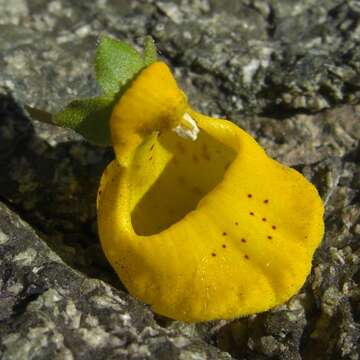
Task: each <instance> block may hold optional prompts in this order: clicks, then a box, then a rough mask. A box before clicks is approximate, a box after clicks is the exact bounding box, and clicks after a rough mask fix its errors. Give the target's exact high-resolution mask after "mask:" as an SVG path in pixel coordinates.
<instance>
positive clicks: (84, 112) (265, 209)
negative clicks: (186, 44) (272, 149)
mask: <svg viewBox="0 0 360 360" xmlns="http://www.w3.org/2000/svg"><path fill="white" fill-rule="evenodd" d="M96 71H97V78H98V81H99V85H100V88H101V90H102V95H101V97H100V98H96V99H89V100H79V101H75V102H73V103H71V104H70V105H69V107H68V108H66V109H65V110H64V111H62V112H60V113H58V114H56V115H55V118H54V119H55V121H56V122H57V123H58V124H62V125H66V126H70V127H72V128H75V129H76V130H78V131H79V132H81V133H83V134H84V135H85V136H86V137H88V138H90V139H91V140H94V141H97V142H101V143H105V144H106V143H107V142H110V137H111V144H112V146H113V148H114V150H115V155H116V158H115V160H114V161H113V162H112V163H111V164H110V165H109V166H108V167H107V169H106V170H105V172H104V174H103V176H102V179H101V183H100V188H99V193H98V203H97V211H98V228H99V236H100V240H101V244H102V247H103V250H104V252H105V254H106V257H107V259H108V260H109V262H110V263H111V265H112V266H113V268H114V270H115V271H116V272H117V274H118V275H119V277H120V279H121V281H122V282H123V283H124V284H125V286H126V287H127V289H128V290H129V292H130V293H131V294H132V295H134V296H135V297H137V298H138V299H140V300H142V301H143V302H144V303H147V304H149V305H150V306H151V307H152V308H153V310H154V311H155V312H157V313H159V314H161V315H165V316H168V317H170V318H173V319H178V320H184V321H189V322H193V321H204V320H213V319H231V318H235V317H239V316H244V315H248V314H254V313H258V312H261V311H265V310H267V309H270V308H272V307H274V306H276V305H279V304H282V303H284V302H286V301H287V300H288V299H289V298H290V297H291V296H293V295H294V294H296V293H297V292H298V291H299V289H300V288H301V286H302V285H303V284H304V281H305V280H306V277H307V275H308V274H309V272H310V269H311V261H312V256H313V254H314V251H315V249H316V248H317V246H318V245H319V243H320V241H321V239H322V236H323V231H324V225H323V204H322V201H321V199H320V197H319V195H318V193H317V191H316V189H315V187H314V186H313V185H312V184H310V183H309V182H308V181H307V180H306V179H305V178H304V177H303V176H302V175H301V174H300V173H298V172H297V171H295V170H293V169H290V168H288V167H286V166H284V165H282V164H280V163H278V162H276V161H274V160H273V159H271V158H270V157H268V156H267V155H266V153H265V151H264V150H263V149H262V148H261V147H260V145H259V144H258V143H257V142H256V141H255V140H254V139H253V138H252V137H251V136H250V135H249V134H247V133H246V132H245V131H243V130H242V129H240V128H239V127H238V126H236V125H235V124H234V123H232V122H230V121H227V120H221V119H215V118H210V117H207V116H205V115H202V114H200V113H198V112H196V111H195V110H193V109H192V108H191V107H190V106H189V103H188V101H187V98H186V95H185V94H184V92H183V91H182V90H181V89H180V88H179V87H178V85H177V83H176V81H175V79H174V77H173V75H172V74H171V71H170V70H169V68H168V66H167V65H166V64H165V63H163V62H160V61H157V60H156V52H155V50H154V46H153V44H152V42H151V41H150V40H149V41H148V43H147V47H146V50H145V54H144V55H143V56H140V55H139V54H138V53H137V52H136V51H135V50H134V49H133V48H131V47H130V46H128V45H126V44H124V43H122V42H118V41H115V40H112V39H109V38H104V39H103V40H102V41H101V42H100V45H99V47H98V51H97V59H96Z"/></svg>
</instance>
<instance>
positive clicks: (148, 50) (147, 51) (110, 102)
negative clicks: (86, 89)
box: [27, 36, 157, 145]
mask: <svg viewBox="0 0 360 360" xmlns="http://www.w3.org/2000/svg"><path fill="white" fill-rule="evenodd" d="M156 59H157V54H156V47H155V44H154V41H153V39H152V38H151V37H149V36H148V37H146V38H145V48H144V52H143V54H142V55H141V54H140V53H139V52H137V51H136V50H135V49H134V48H133V47H132V46H130V45H128V44H127V43H125V42H123V41H119V40H115V39H113V38H111V37H108V36H103V37H102V38H101V39H100V42H99V45H98V47H97V49H96V55H95V73H96V80H97V82H98V84H99V88H100V96H98V97H95V98H91V99H77V100H74V101H72V102H71V103H70V104H68V105H67V106H66V107H65V108H64V109H63V110H61V111H59V112H58V113H56V114H54V115H52V116H51V115H49V116H48V117H49V118H50V120H48V119H47V120H46V122H51V123H54V124H55V125H59V126H62V127H67V128H71V129H73V130H75V131H76V132H78V133H79V134H81V135H82V136H84V137H85V138H86V139H87V140H89V141H90V142H92V143H95V144H98V145H111V136H110V128H109V119H110V115H111V112H112V109H113V107H114V105H115V103H116V101H117V100H118V99H119V97H120V96H121V94H122V93H123V92H124V91H125V90H126V88H127V86H128V85H129V83H130V82H131V81H132V80H133V79H134V78H135V77H136V76H137V74H138V73H139V72H140V71H141V70H142V69H144V68H145V67H147V66H148V65H150V64H151V63H153V62H155V61H156ZM27 108H28V110H29V112H30V113H31V115H32V116H33V117H35V118H37V119H38V120H40V121H44V113H45V114H46V112H44V111H41V110H39V109H33V108H30V107H27ZM40 114H41V116H39V115H40Z"/></svg>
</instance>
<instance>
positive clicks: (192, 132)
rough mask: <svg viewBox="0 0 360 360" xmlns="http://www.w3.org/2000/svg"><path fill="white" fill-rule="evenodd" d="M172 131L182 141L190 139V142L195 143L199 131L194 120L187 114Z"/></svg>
mask: <svg viewBox="0 0 360 360" xmlns="http://www.w3.org/2000/svg"><path fill="white" fill-rule="evenodd" d="M173 131H175V132H176V134H177V135H179V136H180V137H182V138H184V139H191V140H192V141H195V140H196V139H197V137H198V134H199V132H200V129H199V128H198V126H197V124H196V122H195V120H194V119H193V118H192V117H191V116H190V115H189V114H188V113H185V114H184V115H183V117H182V121H181V123H180V124H179V125H178V126H177V127H176V128H174V129H173Z"/></svg>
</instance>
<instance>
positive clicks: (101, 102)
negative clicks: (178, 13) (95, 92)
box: [53, 97, 114, 145]
mask: <svg viewBox="0 0 360 360" xmlns="http://www.w3.org/2000/svg"><path fill="white" fill-rule="evenodd" d="M113 106H114V99H113V98H104V97H103V98H101V97H98V98H94V99H84V100H74V101H72V102H71V103H70V104H69V105H68V106H67V107H66V108H65V109H64V110H62V111H60V112H58V113H56V114H54V116H53V121H54V123H55V124H56V125H59V126H63V127H67V128H71V129H74V130H75V131H76V132H78V133H79V134H81V135H82V136H84V137H85V138H86V139H87V140H89V141H91V142H92V143H95V144H98V145H111V134H110V125H109V121H110V117H111V112H112V109H113Z"/></svg>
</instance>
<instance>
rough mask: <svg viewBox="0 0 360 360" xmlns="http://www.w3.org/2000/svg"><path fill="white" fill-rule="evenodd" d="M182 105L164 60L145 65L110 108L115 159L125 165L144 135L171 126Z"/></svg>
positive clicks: (179, 116) (182, 94)
mask: <svg viewBox="0 0 360 360" xmlns="http://www.w3.org/2000/svg"><path fill="white" fill-rule="evenodd" d="M186 107H187V100H186V96H185V94H184V93H183V92H182V91H181V89H180V88H179V87H178V86H177V84H176V81H175V79H174V78H173V76H172V74H171V72H170V70H169V68H168V67H167V65H166V64H165V63H162V62H155V63H153V64H151V65H150V66H148V67H147V68H145V69H144V70H143V71H142V72H141V73H140V74H139V76H138V77H137V78H136V79H135V80H134V81H133V83H132V84H131V85H130V87H129V89H127V90H126V92H125V93H124V94H123V95H122V96H121V98H120V100H119V102H118V103H117V105H116V106H115V107H114V110H113V114H112V117H111V129H112V131H111V135H112V142H113V147H114V150H115V153H116V156H117V158H118V161H119V162H120V163H121V164H122V165H123V166H127V165H128V164H129V162H130V159H131V157H132V156H133V152H134V151H135V149H136V147H137V146H138V145H140V144H141V142H142V140H143V138H144V136H146V135H149V134H151V133H152V132H153V131H154V130H155V129H156V130H158V131H163V130H169V129H172V128H174V127H175V126H176V125H177V123H178V122H179V120H180V119H181V117H182V115H183V114H184V112H185V109H186Z"/></svg>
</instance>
